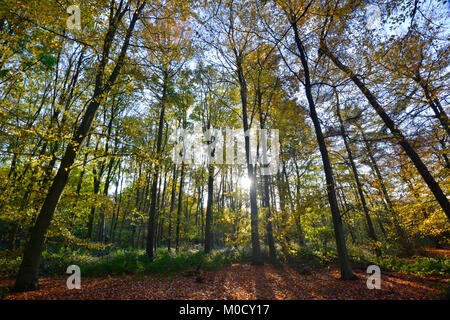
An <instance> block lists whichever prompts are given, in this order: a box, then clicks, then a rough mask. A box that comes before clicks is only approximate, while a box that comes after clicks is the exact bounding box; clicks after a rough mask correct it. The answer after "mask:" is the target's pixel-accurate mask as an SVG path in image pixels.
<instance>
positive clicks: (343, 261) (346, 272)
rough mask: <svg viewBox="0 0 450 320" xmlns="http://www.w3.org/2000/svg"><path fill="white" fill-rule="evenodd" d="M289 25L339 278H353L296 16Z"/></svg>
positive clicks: (330, 168) (332, 177)
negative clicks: (324, 190)
mask: <svg viewBox="0 0 450 320" xmlns="http://www.w3.org/2000/svg"><path fill="white" fill-rule="evenodd" d="M291 22H292V23H291V25H292V28H293V31H294V37H295V43H296V45H297V49H298V51H299V53H300V60H301V63H302V66H303V72H304V87H305V93H306V98H307V100H308V104H309V115H310V117H311V120H312V122H313V124H314V129H315V132H316V137H317V142H318V144H319V150H320V154H321V156H322V162H323V169H324V172H325V179H326V182H327V193H328V201H329V203H330V209H331V215H332V217H333V226H334V235H335V239H336V247H337V251H338V257H339V266H340V269H341V278H342V279H344V280H349V279H355V278H356V276H355V275H354V274H353V271H352V267H351V264H350V259H349V257H348V253H347V246H346V244H345V234H344V227H343V225H342V219H341V214H340V212H339V206H338V203H337V198H336V190H335V185H334V176H333V169H332V167H331V162H330V159H329V157H328V151H327V146H326V144H325V138H324V136H323V133H322V128H321V127H320V122H319V117H318V116H317V112H316V106H315V103H314V99H313V96H312V90H311V78H310V74H309V66H308V60H307V57H306V50H305V48H304V46H303V43H302V41H301V40H300V36H299V33H298V28H297V17H291Z"/></svg>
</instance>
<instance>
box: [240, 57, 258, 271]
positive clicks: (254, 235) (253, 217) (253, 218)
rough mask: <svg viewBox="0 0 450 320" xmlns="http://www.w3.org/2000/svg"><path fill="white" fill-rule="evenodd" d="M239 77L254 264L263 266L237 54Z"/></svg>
mask: <svg viewBox="0 0 450 320" xmlns="http://www.w3.org/2000/svg"><path fill="white" fill-rule="evenodd" d="M235 55H236V66H237V75H238V79H239V86H240V95H241V104H242V123H243V127H244V134H245V158H246V163H247V175H248V178H249V180H250V218H251V222H250V225H251V237H252V264H253V265H262V264H263V263H264V262H263V260H262V257H261V247H260V244H259V231H258V206H257V203H256V172H255V168H254V166H253V164H252V163H251V161H250V156H251V155H250V152H251V149H250V136H249V125H248V116H247V82H246V80H245V76H244V70H243V68H242V56H241V55H240V54H238V53H237V52H236V53H235Z"/></svg>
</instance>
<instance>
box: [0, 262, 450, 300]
mask: <svg viewBox="0 0 450 320" xmlns="http://www.w3.org/2000/svg"><path fill="white" fill-rule="evenodd" d="M355 274H357V275H358V277H359V279H358V280H355V281H342V280H339V273H338V271H337V270H333V269H321V270H315V271H312V272H311V274H302V273H301V272H300V271H298V270H296V269H293V268H291V267H287V266H284V267H283V268H275V267H274V266H272V265H264V266H259V267H258V266H251V265H250V264H245V263H243V264H233V265H231V266H229V267H226V268H224V269H222V270H219V271H210V272H202V274H201V276H202V277H203V279H204V280H203V282H202V283H197V282H196V281H195V280H196V279H195V277H186V276H183V275H176V276H173V277H170V276H168V277H167V276H165V277H160V278H158V277H154V276H152V277H150V276H145V277H136V276H119V277H112V278H106V279H101V278H82V282H81V286H82V288H81V289H80V290H68V289H67V288H66V284H65V283H66V279H67V278H66V277H64V278H44V279H41V280H40V284H41V289H40V290H38V291H34V292H26V293H14V294H11V295H10V296H9V297H8V299H48V300H53V299H82V300H84V299H114V300H116V299H200V300H202V299H299V300H302V299H367V300H372V299H438V298H439V296H440V295H441V292H440V291H439V290H438V289H437V288H436V287H437V286H438V285H440V286H448V285H449V279H437V278H430V277H428V278H424V277H418V276H411V275H403V274H399V273H392V276H391V275H382V282H381V289H380V290H369V289H367V286H366V279H367V277H368V275H367V274H365V273H363V272H362V271H355ZM12 284H13V280H12V279H6V280H0V286H10V285H12Z"/></svg>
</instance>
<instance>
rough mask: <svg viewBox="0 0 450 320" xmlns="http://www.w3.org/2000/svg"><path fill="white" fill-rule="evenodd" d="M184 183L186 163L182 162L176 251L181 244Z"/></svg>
mask: <svg viewBox="0 0 450 320" xmlns="http://www.w3.org/2000/svg"><path fill="white" fill-rule="evenodd" d="M183 183H184V164H183V163H182V164H181V177H180V190H179V192H178V209H177V222H176V226H175V227H176V231H175V251H176V252H178V247H179V245H180V219H181V210H182V205H183Z"/></svg>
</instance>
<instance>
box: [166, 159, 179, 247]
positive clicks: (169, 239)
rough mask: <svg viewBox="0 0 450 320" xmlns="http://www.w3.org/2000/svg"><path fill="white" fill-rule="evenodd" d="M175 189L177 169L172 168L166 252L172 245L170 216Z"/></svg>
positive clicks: (173, 203)
mask: <svg viewBox="0 0 450 320" xmlns="http://www.w3.org/2000/svg"><path fill="white" fill-rule="evenodd" d="M176 189H177V167H176V165H175V164H174V166H173V176H172V194H171V196H170V209H169V230H168V231H167V232H168V236H167V250H168V251H169V252H170V249H171V244H172V214H173V209H174V208H175V192H176Z"/></svg>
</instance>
